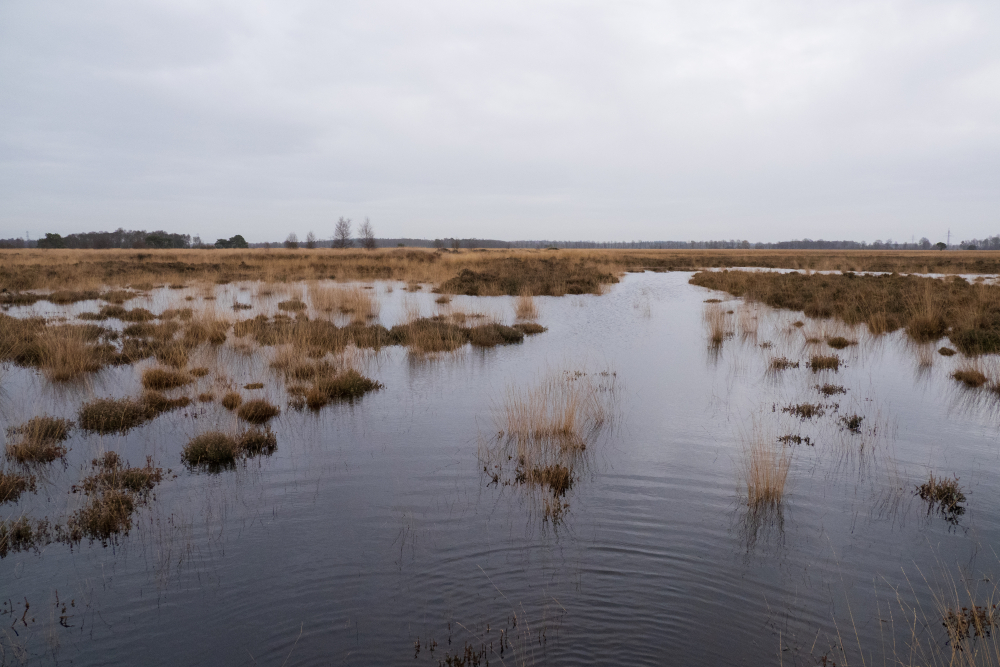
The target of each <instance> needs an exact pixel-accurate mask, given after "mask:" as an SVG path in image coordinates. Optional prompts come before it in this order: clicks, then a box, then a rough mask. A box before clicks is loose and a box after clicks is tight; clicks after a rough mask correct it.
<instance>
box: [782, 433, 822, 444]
mask: <svg viewBox="0 0 1000 667" xmlns="http://www.w3.org/2000/svg"><path fill="white" fill-rule="evenodd" d="M778 442H780V443H782V444H783V445H809V446H810V447H812V446H813V445H815V444H816V443H815V442H813V441H812V440H811V439H810V438H809V436H805V437H803V436H801V435H793V434H789V435H783V436H781V437H779V438H778Z"/></svg>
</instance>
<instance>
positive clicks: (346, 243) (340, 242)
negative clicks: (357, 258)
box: [333, 217, 354, 248]
mask: <svg viewBox="0 0 1000 667" xmlns="http://www.w3.org/2000/svg"><path fill="white" fill-rule="evenodd" d="M353 246H354V241H352V240H351V219H350V218H344V217H341V218H340V220H338V221H337V226H336V227H335V228H334V230H333V247H334V248H351V247H353Z"/></svg>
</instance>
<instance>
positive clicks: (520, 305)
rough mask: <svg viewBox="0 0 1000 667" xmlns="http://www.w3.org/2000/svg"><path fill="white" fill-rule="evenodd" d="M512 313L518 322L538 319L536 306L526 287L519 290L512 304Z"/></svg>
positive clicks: (529, 290) (528, 288)
mask: <svg viewBox="0 0 1000 667" xmlns="http://www.w3.org/2000/svg"><path fill="white" fill-rule="evenodd" d="M514 313H515V315H516V317H517V319H519V320H534V319H537V318H538V306H537V305H536V304H535V298H534V297H533V296H532V295H531V288H530V287H528V286H527V285H526V286H525V287H524V288H522V289H521V293H520V294H518V295H517V300H516V301H515V302H514Z"/></svg>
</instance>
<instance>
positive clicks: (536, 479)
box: [516, 464, 573, 496]
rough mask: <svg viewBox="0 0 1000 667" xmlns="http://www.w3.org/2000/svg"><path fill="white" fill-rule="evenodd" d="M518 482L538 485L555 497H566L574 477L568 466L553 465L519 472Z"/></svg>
mask: <svg viewBox="0 0 1000 667" xmlns="http://www.w3.org/2000/svg"><path fill="white" fill-rule="evenodd" d="M516 481H518V482H520V483H522V484H537V485H538V486H541V487H545V488H548V489H549V491H551V492H552V494H553V495H554V496H565V495H566V492H567V491H568V490H569V489H570V488H571V487H572V486H573V475H572V474H571V473H570V469H569V468H568V467H567V466H564V465H559V464H552V465H548V466H544V467H535V468H531V469H530V470H527V471H519V472H518V473H517V477H516Z"/></svg>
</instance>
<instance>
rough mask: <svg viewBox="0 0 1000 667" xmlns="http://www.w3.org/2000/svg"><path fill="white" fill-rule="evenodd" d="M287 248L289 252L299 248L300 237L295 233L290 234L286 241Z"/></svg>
mask: <svg viewBox="0 0 1000 667" xmlns="http://www.w3.org/2000/svg"><path fill="white" fill-rule="evenodd" d="M285 247H286V248H288V249H289V250H294V249H296V248H298V247H299V237H298V236H296V235H295V232H292V233H291V234H289V235H288V238H287V239H285Z"/></svg>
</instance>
